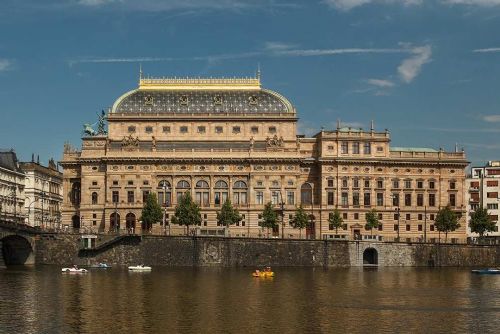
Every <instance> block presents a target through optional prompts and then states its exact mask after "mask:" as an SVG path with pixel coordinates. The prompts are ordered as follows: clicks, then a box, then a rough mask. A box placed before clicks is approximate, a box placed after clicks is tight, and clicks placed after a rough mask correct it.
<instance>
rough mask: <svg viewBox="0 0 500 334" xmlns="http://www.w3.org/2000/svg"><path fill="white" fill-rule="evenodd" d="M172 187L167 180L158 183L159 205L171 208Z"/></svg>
mask: <svg viewBox="0 0 500 334" xmlns="http://www.w3.org/2000/svg"><path fill="white" fill-rule="evenodd" d="M171 191H172V187H171V186H170V182H168V181H167V180H161V181H160V182H158V204H160V205H162V206H170V205H171V203H172V192H171Z"/></svg>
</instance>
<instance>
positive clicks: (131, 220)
mask: <svg viewBox="0 0 500 334" xmlns="http://www.w3.org/2000/svg"><path fill="white" fill-rule="evenodd" d="M125 223H126V225H127V230H128V231H129V232H134V229H135V214H133V213H132V212H129V213H127V215H126V216H125Z"/></svg>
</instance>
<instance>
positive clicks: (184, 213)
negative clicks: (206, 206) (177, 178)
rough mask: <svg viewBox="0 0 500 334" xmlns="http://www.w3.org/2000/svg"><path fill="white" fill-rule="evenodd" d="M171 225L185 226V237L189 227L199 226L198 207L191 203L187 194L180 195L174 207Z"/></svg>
mask: <svg viewBox="0 0 500 334" xmlns="http://www.w3.org/2000/svg"><path fill="white" fill-rule="evenodd" d="M172 224H177V225H180V226H186V235H189V226H190V225H200V224H201V214H200V207H199V206H198V204H196V203H195V202H194V201H193V198H192V197H191V194H190V193H189V192H186V193H185V194H184V195H182V196H181V198H180V200H179V203H177V205H176V206H175V213H174V216H173V217H172Z"/></svg>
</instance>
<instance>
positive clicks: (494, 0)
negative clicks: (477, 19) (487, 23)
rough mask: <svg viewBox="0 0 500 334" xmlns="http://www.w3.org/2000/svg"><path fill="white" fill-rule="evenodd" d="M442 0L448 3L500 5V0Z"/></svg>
mask: <svg viewBox="0 0 500 334" xmlns="http://www.w3.org/2000/svg"><path fill="white" fill-rule="evenodd" d="M442 2H443V3H446V4H449V5H470V6H484V7H492V6H498V5H500V0H442Z"/></svg>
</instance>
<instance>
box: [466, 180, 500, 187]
mask: <svg viewBox="0 0 500 334" xmlns="http://www.w3.org/2000/svg"><path fill="white" fill-rule="evenodd" d="M471 186H472V185H471ZM486 186H487V187H498V181H486Z"/></svg>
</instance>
